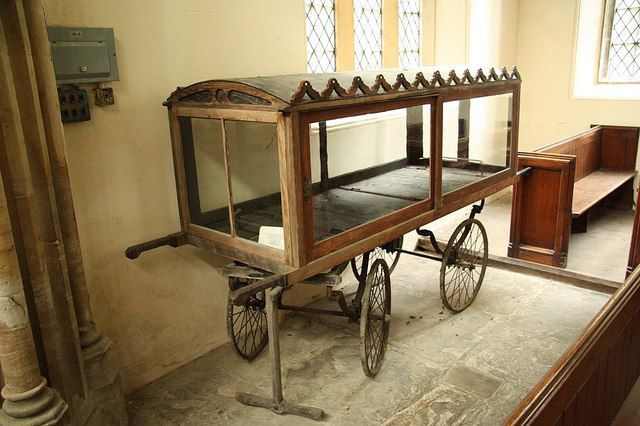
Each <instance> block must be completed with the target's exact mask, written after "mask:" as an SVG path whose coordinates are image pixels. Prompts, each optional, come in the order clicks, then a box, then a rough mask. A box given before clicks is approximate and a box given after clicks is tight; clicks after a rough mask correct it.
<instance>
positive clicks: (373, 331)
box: [360, 259, 391, 377]
mask: <svg viewBox="0 0 640 426" xmlns="http://www.w3.org/2000/svg"><path fill="white" fill-rule="evenodd" d="M390 321H391V278H390V275H389V267H388V266H387V262H385V261H384V259H377V260H376V261H375V262H373V265H371V270H370V271H369V273H368V274H367V282H366V284H365V288H364V293H363V295H362V308H361V311H360V360H361V361H362V369H363V370H364V374H366V375H367V376H369V377H375V376H376V374H378V372H379V371H380V366H381V365H382V360H383V359H384V354H385V351H386V349H387V338H388V337H389V323H390Z"/></svg>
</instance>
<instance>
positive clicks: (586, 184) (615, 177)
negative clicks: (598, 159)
mask: <svg viewBox="0 0 640 426" xmlns="http://www.w3.org/2000/svg"><path fill="white" fill-rule="evenodd" d="M635 175H636V172H635V171H634V170H606V169H600V170H597V171H595V172H593V173H591V174H589V175H587V176H585V177H583V178H582V179H580V180H579V181H577V182H576V183H575V184H574V185H573V203H572V204H571V216H572V217H574V218H575V217H578V216H581V215H583V214H585V213H588V211H589V210H591V208H592V207H594V206H595V205H596V204H598V203H600V202H601V201H603V200H604V199H605V198H607V196H608V195H610V194H612V193H613V192H614V191H615V190H616V189H618V188H620V187H621V186H623V185H624V184H625V183H627V182H629V181H630V180H633V178H634V176H635Z"/></svg>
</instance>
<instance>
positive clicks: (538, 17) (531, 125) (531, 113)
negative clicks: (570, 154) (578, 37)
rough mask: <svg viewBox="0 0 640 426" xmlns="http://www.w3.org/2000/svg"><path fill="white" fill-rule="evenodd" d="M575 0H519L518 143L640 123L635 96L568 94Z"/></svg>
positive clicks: (525, 145)
mask: <svg viewBox="0 0 640 426" xmlns="http://www.w3.org/2000/svg"><path fill="white" fill-rule="evenodd" d="M578 4H579V0H560V1H559V0H521V2H520V12H519V27H518V49H517V65H518V69H519V70H520V73H521V74H522V79H523V83H522V101H521V112H520V120H521V121H520V149H521V150H532V149H535V148H538V147H540V146H543V145H546V144H548V143H551V142H554V141H557V140H559V139H562V138H564V137H567V136H570V135H571V134H573V133H577V132H580V131H583V130H586V129H588V128H589V126H590V124H592V123H593V124H617V125H634V126H637V125H639V124H640V100H637V99H636V100H603V99H579V98H574V97H572V95H571V94H572V86H571V84H572V73H573V53H574V43H575V42H574V35H575V30H576V23H577V19H576V18H577V16H576V13H577V7H578Z"/></svg>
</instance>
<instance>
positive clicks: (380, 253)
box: [351, 237, 404, 281]
mask: <svg viewBox="0 0 640 426" xmlns="http://www.w3.org/2000/svg"><path fill="white" fill-rule="evenodd" d="M403 240H404V237H400V238H397V239H395V240H393V241H389V242H388V243H387V244H385V245H382V246H380V247H376V248H375V249H373V250H372V251H370V252H369V265H371V264H373V262H374V261H376V260H377V259H383V260H384V261H385V262H386V263H387V265H389V273H392V272H393V270H394V269H395V267H396V265H397V264H398V260H400V252H399V251H396V250H395V249H401V248H402V242H403ZM363 260H364V254H361V255H360V256H356V257H354V258H353V259H351V270H352V271H353V275H354V276H355V277H356V279H357V280H358V281H361V280H362V266H363V265H362V261H363Z"/></svg>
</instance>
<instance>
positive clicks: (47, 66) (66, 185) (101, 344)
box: [23, 0, 111, 362]
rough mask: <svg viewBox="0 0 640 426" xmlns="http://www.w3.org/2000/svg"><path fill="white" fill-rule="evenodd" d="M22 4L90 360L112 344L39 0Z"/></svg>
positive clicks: (71, 277)
mask: <svg viewBox="0 0 640 426" xmlns="http://www.w3.org/2000/svg"><path fill="white" fill-rule="evenodd" d="M23 5H24V12H25V17H26V24H27V29H28V33H29V42H30V44H31V55H32V57H33V67H34V71H35V76H36V81H37V87H38V95H39V98H40V109H41V111H42V120H43V125H44V132H45V137H46V143H47V151H48V160H49V163H50V167H51V176H52V178H53V187H54V191H55V203H56V207H57V210H58V219H59V221H60V230H61V233H62V239H63V243H64V253H65V257H66V261H67V268H68V274H69V281H70V287H71V293H72V295H73V305H74V308H75V313H76V319H77V321H78V332H79V334H80V346H81V348H82V352H83V355H84V358H85V362H91V361H92V360H95V359H96V358H100V357H102V356H103V355H104V354H105V353H106V352H107V350H108V349H109V346H110V345H111V343H110V341H109V340H108V339H106V338H105V337H103V336H102V334H101V333H100V331H99V330H98V328H97V327H96V325H95V322H94V321H93V315H92V313H91V306H90V304H89V293H88V291H87V282H86V279H85V274H84V265H83V262H82V250H81V247H80V238H79V236H78V227H77V224H76V216H75V208H74V205H73V196H72V194H71V182H70V179H69V169H68V166H67V155H66V150H65V140H64V130H63V128H62V122H61V121H60V106H59V105H58V93H57V86H56V80H55V73H54V70H53V61H52V59H51V49H50V47H49V39H48V37H47V25H46V21H45V17H44V10H43V6H42V1H41V0H24V3H23Z"/></svg>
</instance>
